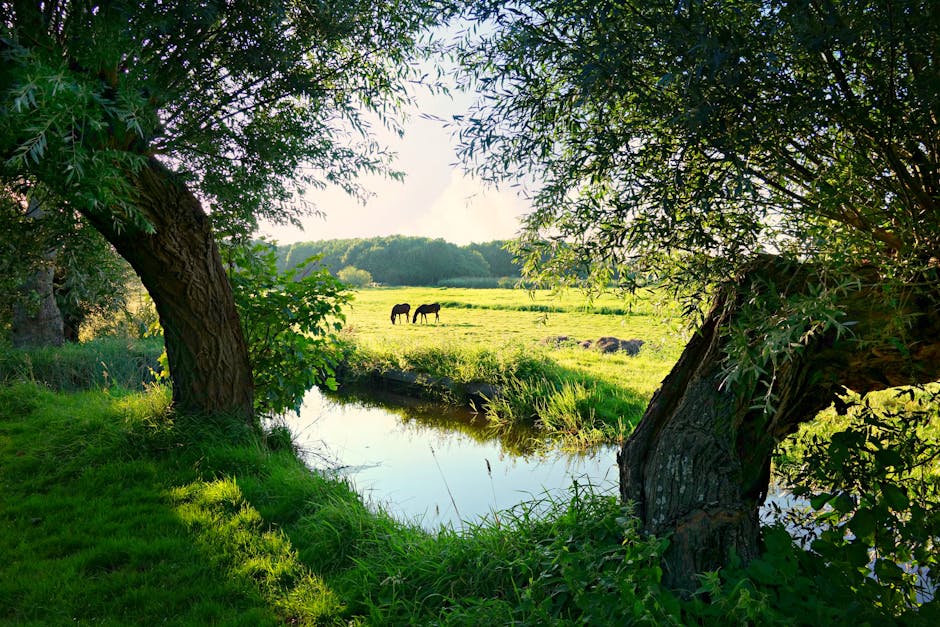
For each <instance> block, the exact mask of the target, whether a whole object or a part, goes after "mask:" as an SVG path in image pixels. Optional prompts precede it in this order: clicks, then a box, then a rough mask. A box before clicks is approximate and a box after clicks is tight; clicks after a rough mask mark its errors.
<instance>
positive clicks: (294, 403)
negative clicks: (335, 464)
mask: <svg viewBox="0 0 940 627" xmlns="http://www.w3.org/2000/svg"><path fill="white" fill-rule="evenodd" d="M226 252H227V253H228V255H229V256H230V257H231V261H232V263H231V264H230V266H229V267H230V273H229V280H230V281H231V282H232V291H233V292H234V295H235V305H236V307H237V308H238V315H239V318H240V319H241V323H242V330H243V331H244V333H245V340H246V342H247V344H248V356H249V359H250V361H251V370H252V375H253V376H254V382H255V407H256V409H257V410H258V412H259V413H260V414H261V415H265V416H270V415H277V414H281V413H283V412H286V411H300V405H301V403H302V402H303V397H304V394H305V393H306V392H307V391H308V390H309V389H310V388H312V387H313V386H314V385H318V384H322V385H325V386H327V387H329V388H331V389H333V388H335V387H336V381H335V379H334V378H333V375H334V367H335V364H334V362H333V361H332V359H330V356H329V355H330V354H331V353H330V352H329V351H327V350H326V347H327V346H328V345H329V344H330V343H331V342H332V341H333V338H334V334H335V333H336V332H338V331H339V330H340V329H341V328H342V322H343V319H344V318H343V315H342V311H341V307H342V305H344V304H345V303H347V302H348V301H349V299H350V296H349V293H348V292H346V291H345V290H346V288H345V286H344V285H343V284H342V283H340V282H339V281H338V280H337V279H335V278H333V276H331V275H330V273H329V272H328V271H327V270H326V269H325V268H320V269H319V270H316V271H312V272H307V271H304V270H302V268H304V267H306V266H307V265H308V264H309V263H311V262H312V261H315V260H309V261H308V263H304V264H301V265H300V266H298V267H297V268H293V269H290V270H287V271H285V272H278V271H277V265H276V250H275V248H274V247H273V246H271V245H268V244H264V243H262V244H255V245H252V246H244V247H243V246H236V247H231V248H229V249H227V250H226Z"/></svg>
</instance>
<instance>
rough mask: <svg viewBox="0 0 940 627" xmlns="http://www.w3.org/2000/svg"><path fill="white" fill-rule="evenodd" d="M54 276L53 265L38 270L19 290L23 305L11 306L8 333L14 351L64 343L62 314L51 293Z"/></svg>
mask: <svg viewBox="0 0 940 627" xmlns="http://www.w3.org/2000/svg"><path fill="white" fill-rule="evenodd" d="M54 274H55V269H54V268H53V267H52V266H47V267H43V268H39V269H37V270H36V271H34V272H33V273H32V274H31V275H30V277H29V279H28V280H27V281H26V283H25V284H24V285H23V287H22V289H21V290H20V291H21V293H22V294H23V301H24V302H21V303H16V304H14V305H13V325H12V328H11V333H10V335H11V341H12V342H13V346H15V347H16V348H35V347H39V346H61V345H62V344H63V343H65V333H64V331H63V325H62V314H61V313H60V312H59V307H58V305H56V302H55V296H54V294H53V291H52V277H53V275H54ZM37 299H38V300H37Z"/></svg>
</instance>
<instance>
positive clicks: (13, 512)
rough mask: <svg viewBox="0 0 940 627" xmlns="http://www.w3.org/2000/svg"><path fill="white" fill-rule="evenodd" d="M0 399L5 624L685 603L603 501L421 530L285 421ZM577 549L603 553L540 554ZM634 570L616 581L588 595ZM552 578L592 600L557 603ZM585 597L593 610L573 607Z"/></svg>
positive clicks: (127, 399)
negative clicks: (250, 424) (334, 467)
mask: <svg viewBox="0 0 940 627" xmlns="http://www.w3.org/2000/svg"><path fill="white" fill-rule="evenodd" d="M0 407H2V408H3V409H2V410H0V467H2V468H3V474H2V481H0V485H2V491H0V512H2V517H0V520H2V524H3V533H0V563H2V564H4V566H3V568H2V569H0V622H5V623H12V624H34V625H58V624H66V623H72V622H74V621H77V622H102V623H106V624H153V623H164V622H165V623H168V624H179V625H186V624H232V625H264V624H281V623H285V622H297V623H301V624H345V623H347V621H350V620H351V621H353V622H361V623H364V624H402V625H403V624H428V623H431V622H434V621H436V620H439V619H440V620H443V622H447V623H449V624H493V622H491V620H492V621H495V622H505V621H512V620H515V619H517V618H518V619H526V617H528V618H529V619H531V620H539V621H540V620H541V618H552V617H554V618H559V619H560V618H562V617H564V616H575V615H586V616H589V615H594V616H596V617H601V614H599V612H601V611H602V610H603V611H606V612H607V615H608V618H609V617H611V616H613V614H612V612H617V613H619V612H621V611H622V608H621V607H619V606H618V605H613V604H611V603H610V601H611V598H609V597H608V596H607V594H614V596H615V597H616V596H618V594H619V596H620V597H623V596H624V595H626V594H627V593H628V592H630V594H641V596H640V597H639V598H637V599H634V600H636V601H639V600H641V599H645V601H646V603H645V604H644V605H643V610H642V611H643V613H644V614H648V615H650V616H657V617H660V618H663V619H665V620H667V622H668V615H669V613H670V612H672V613H675V612H677V611H678V606H677V605H676V603H675V602H674V601H673V600H670V599H671V597H669V595H665V594H661V593H660V591H659V588H658V584H657V583H656V575H657V574H658V573H657V571H656V567H655V566H654V563H655V561H656V559H655V555H656V548H657V546H656V544H655V541H649V540H640V539H639V538H638V537H637V536H636V534H635V532H634V531H633V530H632V529H631V528H630V527H629V525H628V524H626V525H625V524H623V523H622V522H618V521H617V519H618V518H622V514H623V512H622V511H621V509H620V507H619V506H618V505H617V504H616V502H615V500H614V499H612V498H610V497H601V496H590V495H586V494H581V495H580V496H579V497H578V498H577V499H575V500H574V501H573V502H572V503H567V502H566V503H559V504H556V507H555V509H556V511H555V512H554V513H553V514H551V515H549V516H548V517H546V518H543V519H539V520H535V519H534V518H533V517H531V516H529V515H528V512H529V511H530V510H531V507H533V506H534V504H533V505H531V506H529V507H525V506H523V507H522V508H520V509H518V510H517V511H516V512H515V513H509V512H507V513H505V514H504V515H503V516H502V518H501V522H500V523H499V524H498V525H490V526H487V527H480V528H478V529H476V530H475V531H473V532H471V533H469V534H467V535H457V534H455V533H453V532H448V533H442V534H440V535H438V536H433V535H430V534H427V533H425V532H423V531H420V530H418V529H415V528H411V527H407V526H403V525H400V524H398V523H395V522H394V521H392V520H391V519H389V518H388V517H387V516H385V515H383V514H381V513H374V512H370V511H368V510H367V509H366V508H365V507H364V506H363V505H362V503H361V501H360V500H359V498H358V497H357V496H356V495H355V494H354V493H353V492H351V491H350V490H349V488H348V487H347V486H346V484H344V483H342V482H338V481H334V480H328V479H325V478H323V477H321V476H319V475H316V474H313V473H311V472H309V471H307V469H306V468H304V467H303V466H302V464H301V463H300V462H299V461H298V460H297V458H296V456H295V455H294V454H293V452H292V450H291V449H290V447H289V446H288V444H289V440H287V439H285V438H284V437H283V433H280V432H275V433H274V434H267V435H266V436H265V435H259V434H254V433H252V432H251V431H250V430H249V429H240V428H233V427H232V426H231V425H226V424H222V423H209V424H207V423H205V422H203V421H199V420H195V419H185V418H181V417H178V416H175V415H173V414H172V413H171V412H169V411H168V410H167V395H166V393H165V392H163V391H160V390H155V391H151V392H149V393H144V394H140V393H133V394H131V393H122V394H116V393H112V394H108V393H104V392H81V393H52V392H49V391H48V390H45V389H43V388H41V387H38V386H36V385H35V384H15V385H12V386H6V387H3V388H0ZM625 537H629V538H632V541H631V542H632V543H631V544H629V545H622V544H621V542H622V540H623V539H624V538H625ZM569 546H570V547H574V546H578V547H579V548H580V549H585V548H591V549H592V550H591V551H590V554H591V558H590V559H595V560H596V559H600V558H601V557H603V558H604V560H610V562H611V563H610V565H609V566H606V565H604V564H600V565H601V566H602V568H601V571H600V572H597V571H595V570H593V569H592V568H591V566H592V564H589V563H585V564H580V563H579V560H577V559H574V560H572V559H570V558H568V559H567V563H566V564H561V563H560V562H559V563H557V564H555V568H550V566H551V564H547V563H545V560H546V556H548V559H549V561H552V560H556V558H557V560H561V559H562V558H564V557H565V554H564V550H563V549H564V547H569ZM549 549H551V550H549ZM595 551H596V553H595ZM556 553H557V555H556ZM585 555H587V553H586V554H585ZM627 555H632V556H633V557H635V558H637V559H639V558H641V557H642V568H637V567H634V566H628V561H627V560H626V559H624V558H625V557H626V556H627ZM562 566H563V567H562ZM559 567H561V568H560V570H558V571H557V573H556V572H555V570H556V568H559ZM627 570H635V571H636V573H637V576H636V577H631V578H629V581H630V585H629V586H624V590H621V591H620V592H619V593H618V591H617V590H616V588H615V589H613V590H604V591H600V590H598V591H594V592H591V585H592V584H596V583H597V582H598V578H599V577H600V576H601V575H604V576H607V577H615V578H616V579H624V580H627V579H626V578H624V577H623V575H625V574H626V571H627ZM553 573H554V574H553ZM563 576H571V577H580V578H582V580H583V581H582V583H583V586H579V588H578V590H580V589H582V588H583V589H584V592H583V593H582V592H579V591H578V592H577V594H576V595H575V596H572V597H571V598H567V599H566V598H556V594H557V592H558V591H559V590H561V589H563V588H566V587H567V584H566V580H565V579H564V577H563ZM569 583H570V582H569ZM627 588H629V590H627ZM602 592H603V594H601V593H602ZM588 599H591V601H590V604H593V605H596V606H597V607H596V608H594V609H591V608H580V609H579V607H578V605H579V603H581V602H585V603H587V600H588ZM624 600H625V601H626V600H628V599H626V598H624ZM631 606H632V603H630V604H628V605H626V607H627V608H628V609H629V608H630V607H631ZM666 606H668V607H669V608H670V609H667V607H666ZM604 607H606V610H604ZM630 611H634V610H630ZM585 612H587V613H585ZM592 612H593V613H594V614H592Z"/></svg>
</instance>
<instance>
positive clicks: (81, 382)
mask: <svg viewBox="0 0 940 627" xmlns="http://www.w3.org/2000/svg"><path fill="white" fill-rule="evenodd" d="M162 352H163V338H160V337H157V338H144V339H131V338H122V337H102V338H98V339H93V340H88V341H86V342H82V343H81V344H66V345H64V346H61V347H58V348H52V347H50V348H38V349H31V350H28V351H27V350H19V349H14V348H12V347H10V346H9V345H2V344H0V384H2V383H8V382H12V381H38V382H41V383H44V384H45V385H48V386H49V387H51V388H53V389H56V390H63V391H76V390H87V389H91V388H109V387H119V388H125V389H136V390H139V389H142V386H143V385H145V384H147V383H151V382H153V376H152V374H151V373H152V371H154V370H159V365H158V363H157V359H158V358H159V356H160V353H162Z"/></svg>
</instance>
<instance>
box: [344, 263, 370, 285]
mask: <svg viewBox="0 0 940 627" xmlns="http://www.w3.org/2000/svg"><path fill="white" fill-rule="evenodd" d="M336 276H337V278H339V280H340V281H342V282H343V283H345V284H346V285H349V286H350V287H359V288H362V287H368V286H369V284H370V283H372V275H371V274H370V273H369V272H368V271H367V270H360V269H359V268H357V267H356V266H346V267H345V268H343V269H342V270H340V271H339V272H337V273H336Z"/></svg>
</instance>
